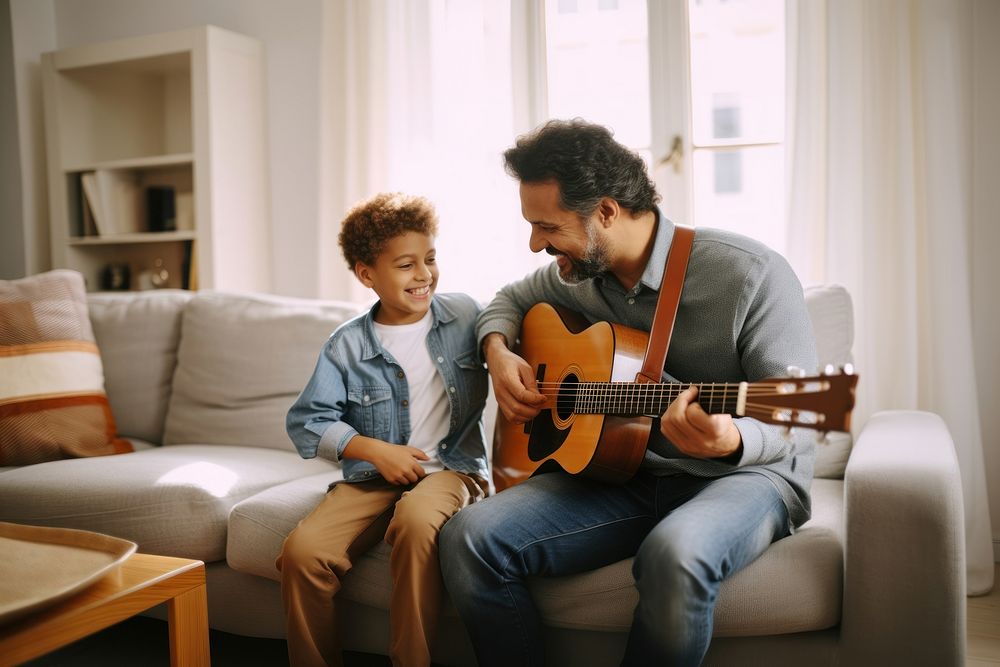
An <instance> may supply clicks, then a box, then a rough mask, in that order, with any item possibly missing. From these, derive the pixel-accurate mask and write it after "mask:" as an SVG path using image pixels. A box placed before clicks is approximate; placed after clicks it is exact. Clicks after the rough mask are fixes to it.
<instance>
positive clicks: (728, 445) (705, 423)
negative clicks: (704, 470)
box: [660, 385, 743, 459]
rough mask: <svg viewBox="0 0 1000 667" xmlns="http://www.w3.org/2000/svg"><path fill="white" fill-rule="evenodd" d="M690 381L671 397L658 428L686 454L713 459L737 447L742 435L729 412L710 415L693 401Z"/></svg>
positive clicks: (734, 452)
mask: <svg viewBox="0 0 1000 667" xmlns="http://www.w3.org/2000/svg"><path fill="white" fill-rule="evenodd" d="M697 396H698V387H696V386H694V385H692V386H690V387H688V388H687V389H685V390H684V391H682V392H681V393H680V395H678V396H677V398H675V399H674V401H673V403H671V404H670V407H668V408H667V411H666V412H665V413H663V417H661V418H660V432H661V433H663V435H664V436H665V437H666V438H667V439H669V440H670V442H672V443H674V445H675V446H676V447H677V449H679V450H681V451H682V452H684V453H685V454H687V455H688V456H694V457H697V458H700V459H714V458H722V457H725V456H731V455H733V454H736V453H738V452H739V451H740V449H741V447H742V446H743V439H742V438H741V437H740V431H739V429H738V428H736V424H734V423H733V418H732V417H730V416H729V415H710V414H708V413H707V412H705V411H704V410H703V409H702V407H701V406H700V405H698V404H697V403H695V402H694V399H695V398H697Z"/></svg>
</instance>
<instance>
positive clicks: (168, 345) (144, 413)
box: [89, 290, 191, 443]
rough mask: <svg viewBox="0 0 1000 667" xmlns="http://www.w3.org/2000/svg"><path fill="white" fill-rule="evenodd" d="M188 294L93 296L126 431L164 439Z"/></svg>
mask: <svg viewBox="0 0 1000 667" xmlns="http://www.w3.org/2000/svg"><path fill="white" fill-rule="evenodd" d="M190 299H191V292H185V291H182V290H152V291H147V292H121V293H115V292H102V293H100V294H91V295H89V305H90V321H91V323H92V324H93V327H94V336H95V337H96V338H97V345H98V347H100V348H101V357H102V358H103V360H104V386H105V390H106V391H107V392H108V400H109V401H110V402H111V412H112V413H114V415H115V422H116V423H117V425H118V432H119V433H121V434H122V435H124V436H131V437H134V438H140V439H142V440H148V441H150V442H156V443H159V442H163V422H164V419H165V418H166V415H167V401H168V400H169V399H170V385H171V382H172V381H173V377H174V368H175V367H176V365H177V344H178V342H179V340H180V336H181V314H182V313H183V312H184V305H185V304H186V303H187V302H188V301H189V300H190Z"/></svg>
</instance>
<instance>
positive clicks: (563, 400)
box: [556, 373, 580, 421]
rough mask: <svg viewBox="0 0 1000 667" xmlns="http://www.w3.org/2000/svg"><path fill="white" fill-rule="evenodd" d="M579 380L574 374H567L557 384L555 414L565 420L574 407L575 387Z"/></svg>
mask: <svg viewBox="0 0 1000 667" xmlns="http://www.w3.org/2000/svg"><path fill="white" fill-rule="evenodd" d="M579 382H580V380H579V378H577V376H576V375H574V374H572V373H571V374H569V375H567V376H566V377H565V379H563V381H562V384H561V385H559V396H558V397H557V398H556V414H557V415H558V416H559V419H561V420H562V421H565V420H567V419H569V418H570V416H571V415H572V414H573V412H574V408H575V407H576V389H577V384H579Z"/></svg>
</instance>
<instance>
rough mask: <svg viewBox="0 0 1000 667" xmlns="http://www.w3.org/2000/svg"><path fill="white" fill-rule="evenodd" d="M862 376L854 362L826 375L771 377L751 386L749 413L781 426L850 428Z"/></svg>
mask: <svg viewBox="0 0 1000 667" xmlns="http://www.w3.org/2000/svg"><path fill="white" fill-rule="evenodd" d="M857 385H858V376H857V375H856V374H855V373H854V369H853V368H852V367H850V365H848V366H846V367H844V368H841V369H840V370H839V371H837V370H835V369H833V368H832V367H829V366H828V367H827V369H826V370H825V371H824V373H823V374H822V375H815V376H811V377H782V378H768V379H767V380H761V381H759V382H752V383H750V384H749V385H748V387H747V398H746V413H745V414H746V416H747V417H753V418H754V419H758V420H760V421H762V422H767V423H768V424H777V425H779V426H789V427H792V426H801V427H804V428H809V429H813V430H815V431H821V432H826V431H850V430H851V411H852V410H853V409H854V390H855V388H856V387H857Z"/></svg>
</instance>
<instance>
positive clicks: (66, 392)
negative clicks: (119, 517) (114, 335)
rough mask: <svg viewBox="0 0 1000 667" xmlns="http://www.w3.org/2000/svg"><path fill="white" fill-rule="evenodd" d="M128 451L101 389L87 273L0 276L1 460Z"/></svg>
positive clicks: (25, 460) (18, 461) (10, 462)
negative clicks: (19, 276)
mask: <svg viewBox="0 0 1000 667" xmlns="http://www.w3.org/2000/svg"><path fill="white" fill-rule="evenodd" d="M129 451H132V446H131V445H130V444H129V442H128V441H127V440H124V439H121V438H118V436H117V433H116V428H115V421H114V417H113V416H112V412H111V408H110V406H109V403H108V397H107V394H106V393H105V391H104V369H103V365H102V362H101V353H100V350H99V348H98V346H97V344H96V342H95V340H94V331H93V329H92V327H91V325H90V320H89V319H88V317H87V297H86V288H85V285H84V281H83V276H82V275H80V274H79V273H77V272H76V271H67V270H58V271H49V272H47V273H42V274H39V275H36V276H30V277H28V278H22V279H20V280H2V281H0V465H5V466H10V465H27V464H31V463H40V462H42V461H54V460H58V459H65V458H72V457H81V456H104V455H107V454H117V453H122V452H129Z"/></svg>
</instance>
